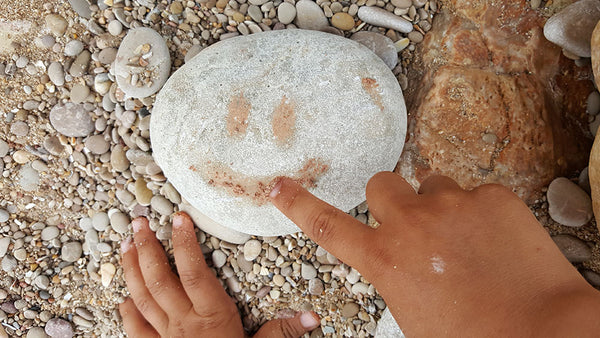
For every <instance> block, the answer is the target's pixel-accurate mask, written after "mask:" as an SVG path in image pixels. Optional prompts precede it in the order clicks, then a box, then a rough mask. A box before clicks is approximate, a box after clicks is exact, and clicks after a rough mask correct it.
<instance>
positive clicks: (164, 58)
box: [115, 27, 171, 98]
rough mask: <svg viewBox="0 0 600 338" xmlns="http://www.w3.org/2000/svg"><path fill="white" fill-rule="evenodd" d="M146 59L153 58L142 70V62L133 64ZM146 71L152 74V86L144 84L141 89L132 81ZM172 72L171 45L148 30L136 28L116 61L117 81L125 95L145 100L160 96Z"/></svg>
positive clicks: (153, 31)
mask: <svg viewBox="0 0 600 338" xmlns="http://www.w3.org/2000/svg"><path fill="white" fill-rule="evenodd" d="M144 45H148V46H149V47H150V49H149V50H148V51H145V50H144V48H143V46H144ZM144 55H150V56H149V57H148V58H147V62H148V64H147V65H145V66H140V63H139V62H138V63H136V62H134V61H132V59H134V58H138V59H140V58H141V57H143V56H144ZM143 71H150V72H151V74H152V76H151V84H150V85H146V84H144V85H142V86H140V87H138V86H137V85H136V84H135V83H134V84H132V81H131V77H132V76H133V75H139V74H140V73H142V72H143ZM170 72H171V56H170V55H169V49H168V48H167V44H166V42H165V40H164V39H163V37H162V36H160V34H158V33H157V32H156V31H155V30H153V29H152V28H147V27H140V28H135V29H132V30H130V31H129V32H128V33H127V35H126V36H125V38H124V39H123V41H122V42H121V45H120V46H119V50H118V51H117V57H116V59H115V77H116V79H117V84H118V85H119V88H121V89H122V90H123V92H124V93H125V95H127V96H130V97H134V98H144V97H148V96H150V95H152V94H154V93H156V92H158V91H159V89H160V88H161V87H162V86H163V84H165V82H166V81H167V79H168V77H169V73H170Z"/></svg>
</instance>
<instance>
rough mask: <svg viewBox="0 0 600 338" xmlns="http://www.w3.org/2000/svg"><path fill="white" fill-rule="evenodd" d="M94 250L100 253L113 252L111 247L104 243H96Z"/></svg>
mask: <svg viewBox="0 0 600 338" xmlns="http://www.w3.org/2000/svg"><path fill="white" fill-rule="evenodd" d="M96 248H97V249H98V251H100V252H102V253H106V252H111V251H113V249H112V246H111V245H110V244H108V243H106V242H100V243H98V245H97V246H96Z"/></svg>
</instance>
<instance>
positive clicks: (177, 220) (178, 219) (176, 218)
mask: <svg viewBox="0 0 600 338" xmlns="http://www.w3.org/2000/svg"><path fill="white" fill-rule="evenodd" d="M182 225H183V215H182V214H181V213H180V212H178V213H176V214H175V215H173V228H181V226H182Z"/></svg>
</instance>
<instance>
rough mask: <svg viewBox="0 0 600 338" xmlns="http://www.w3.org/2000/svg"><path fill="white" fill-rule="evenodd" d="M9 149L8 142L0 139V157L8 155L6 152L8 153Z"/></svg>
mask: <svg viewBox="0 0 600 338" xmlns="http://www.w3.org/2000/svg"><path fill="white" fill-rule="evenodd" d="M9 149H10V147H9V146H8V143H6V141H4V140H1V139H0V157H4V156H6V154H8V150H9Z"/></svg>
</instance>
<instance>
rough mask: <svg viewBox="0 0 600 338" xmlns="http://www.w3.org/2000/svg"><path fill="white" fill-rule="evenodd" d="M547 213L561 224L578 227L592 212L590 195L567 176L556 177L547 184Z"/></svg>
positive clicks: (589, 218) (584, 222) (588, 219)
mask: <svg viewBox="0 0 600 338" xmlns="http://www.w3.org/2000/svg"><path fill="white" fill-rule="evenodd" d="M546 197H547V199H548V213H549V214H550V217H552V219H553V220H554V221H556V222H558V223H560V224H562V225H566V226H570V227H579V226H582V225H584V224H586V223H588V222H589V221H590V220H591V219H592V216H593V215H594V214H593V210H592V200H591V198H590V196H589V195H588V194H587V193H586V192H585V191H584V190H583V189H581V188H580V187H579V186H578V185H577V184H575V183H573V182H571V180H569V179H568V178H565V177H559V178H556V179H555V180H554V181H552V183H550V185H549V186H548V192H547V193H546Z"/></svg>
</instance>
